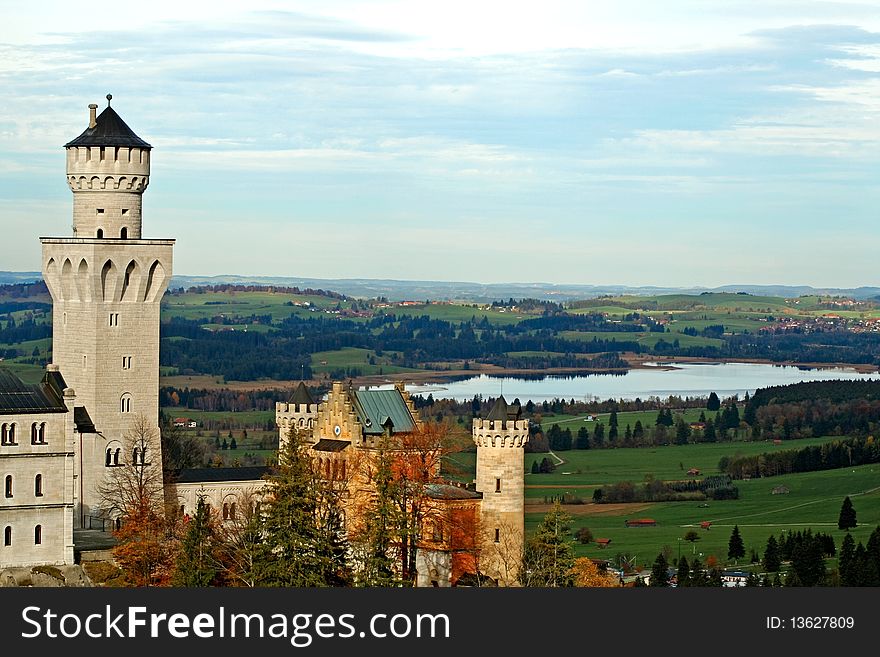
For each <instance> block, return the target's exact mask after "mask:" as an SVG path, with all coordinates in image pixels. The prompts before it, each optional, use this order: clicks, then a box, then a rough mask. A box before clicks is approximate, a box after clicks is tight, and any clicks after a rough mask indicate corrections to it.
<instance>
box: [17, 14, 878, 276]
mask: <svg viewBox="0 0 880 657" xmlns="http://www.w3.org/2000/svg"><path fill="white" fill-rule="evenodd" d="M0 17H2V21H0V88H2V89H3V94H2V98H3V102H2V103H0V270H11V271H38V270H39V269H40V247H39V241H38V239H37V238H38V236H69V235H71V234H72V232H71V227H70V224H71V217H72V198H71V196H72V195H71V193H70V191H69V190H68V188H67V184H66V181H65V177H64V152H63V148H62V147H63V144H64V143H66V142H67V141H69V140H71V139H72V138H74V137H76V136H77V135H79V134H80V133H81V132H82V131H83V130H84V129H85V128H86V127H87V125H88V104H89V103H99V106H100V107H104V106H105V105H106V101H105V100H104V97H105V95H106V94H107V93H112V94H113V101H112V103H113V107H114V109H115V110H116V111H117V112H118V113H119V114H120V115H121V116H122V117H123V119H124V120H125V121H126V122H127V123H128V125H129V126H131V128H132V129H133V130H134V131H135V132H136V133H137V134H138V135H139V136H140V137H142V138H144V139H145V140H147V141H148V142H150V143H151V144H152V145H153V147H154V150H153V153H152V174H151V179H150V185H149V188H148V190H147V191H146V193H145V197H144V215H143V216H144V236H145V237H155V238H167V237H173V238H176V239H177V245H176V247H175V256H174V269H175V272H176V273H180V274H187V275H216V274H240V275H266V276H294V277H310V278H392V279H418V280H447V281H476V282H485V283H501V282H549V283H576V284H596V285H610V284H623V285H658V286H687V287H690V286H715V285H722V284H742V285H745V284H790V285H814V286H817V287H857V286H861V285H880V266H878V256H877V254H878V253H880V229H878V219H880V180H878V174H880V1H877V0H875V1H871V2H867V1H865V2H857V1H850V2H810V1H804V0H796V1H792V0H759V1H755V2H752V1H745V0H731V1H726V0H713V1H712V2H707V1H706V0H664V1H663V2H656V0H655V1H651V0H615V2H607V1H602V2H598V1H592V0H590V1H583V0H581V1H576V0H575V1H568V0H542V1H541V2H516V1H512V0H506V1H505V2H500V1H496V0H469V1H467V2H464V1H459V0H444V1H443V2H434V1H429V0H424V1H421V2H412V1H408V2H407V1H402V0H401V1H394V0H376V1H373V0H321V1H311V0H304V1H301V2H291V1H288V2H282V1H266V0H250V1H249V2H247V3H242V2H240V1H239V0H235V1H225V0H215V1H214V2H212V3H210V4H208V3H201V2H192V3H189V2H179V0H178V1H176V2H169V1H166V0H152V1H151V2H150V3H148V4H146V5H144V4H137V3H121V4H119V5H117V6H114V8H113V11H109V12H97V11H84V10H83V5H82V4H81V3H71V2H69V0H65V1H64V2H56V1H41V0H36V1H34V2H30V3H20V2H17V1H12V0H0Z"/></svg>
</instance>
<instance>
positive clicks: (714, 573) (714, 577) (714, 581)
mask: <svg viewBox="0 0 880 657" xmlns="http://www.w3.org/2000/svg"><path fill="white" fill-rule="evenodd" d="M706 586H716V587H717V586H724V580H723V579H721V569H720V568H719V567H718V566H715V567H714V568H712V569H710V570H709V579H708V581H707V582H706Z"/></svg>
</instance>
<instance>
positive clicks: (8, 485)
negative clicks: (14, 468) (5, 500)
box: [3, 475, 12, 497]
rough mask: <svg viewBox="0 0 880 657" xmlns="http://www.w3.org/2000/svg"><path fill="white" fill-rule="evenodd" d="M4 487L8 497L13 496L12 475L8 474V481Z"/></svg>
mask: <svg viewBox="0 0 880 657" xmlns="http://www.w3.org/2000/svg"><path fill="white" fill-rule="evenodd" d="M3 488H4V490H5V491H6V493H5V494H6V497H12V475H6V482H5V484H4V486H3Z"/></svg>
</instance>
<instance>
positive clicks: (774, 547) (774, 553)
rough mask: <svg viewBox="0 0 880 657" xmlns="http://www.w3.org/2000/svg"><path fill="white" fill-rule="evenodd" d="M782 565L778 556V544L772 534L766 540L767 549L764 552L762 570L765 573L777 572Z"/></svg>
mask: <svg viewBox="0 0 880 657" xmlns="http://www.w3.org/2000/svg"><path fill="white" fill-rule="evenodd" d="M781 565H782V558H781V556H780V554H779V544H778V543H777V542H776V537H775V536H773V534H771V535H770V538H768V539H767V548H766V549H765V550H764V570H766V571H767V572H771V573H775V572H779V568H780V566H781Z"/></svg>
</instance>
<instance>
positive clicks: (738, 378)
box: [407, 363, 880, 404]
mask: <svg viewBox="0 0 880 657" xmlns="http://www.w3.org/2000/svg"><path fill="white" fill-rule="evenodd" d="M646 365H651V366H652V367H649V368H646V369H635V370H630V371H629V372H627V373H626V374H617V375H614V374H588V375H584V376H546V377H543V378H537V379H525V378H517V377H492V376H487V375H485V374H481V375H479V376H474V377H471V378H468V379H463V380H461V381H453V382H449V383H438V384H425V385H408V386H407V389H408V390H410V391H411V392H412V393H413V394H422V395H426V396H427V395H428V394H429V393H430V394H432V395H434V397H435V398H438V399H440V398H445V399H457V400H459V401H463V400H468V399H473V398H474V395H483V396H484V397H497V396H498V395H499V393H501V392H503V393H504V396H505V397H506V398H507V399H508V400H513V399H515V398H517V397H518V398H519V399H520V401H521V402H522V403H523V404H525V403H526V401H528V400H529V399H531V400H532V401H533V402H536V403H539V402H542V401H545V400H548V401H549V400H552V399H554V398H565V399H571V398H575V399H576V400H578V401H593V400H596V399H599V400H604V399H609V398H613V399H635V398H636V397H638V398H641V399H647V398H649V397H660V398H661V399H665V398H666V397H669V396H670V395H675V396H679V397H704V396H707V395H708V394H709V393H710V392H715V393H716V394H718V396H719V397H721V398H722V399H723V398H725V397H730V396H731V395H739V396H740V397H742V396H743V395H745V393H746V391H748V393H749V394H753V393H754V392H755V390H756V389H757V388H766V387H767V386H777V385H787V384H789V383H799V382H801V381H827V380H840V379H846V380H854V379H873V380H880V374H878V373H876V372H874V373H870V374H864V373H860V372H857V371H855V370H854V369H851V368H845V367H836V368H827V369H806V368H800V367H793V366H781V365H769V364H763V363H663V367H657V366H656V364H655V363H647V364H646ZM670 366H672V367H675V368H676V369H665V368H666V367H670Z"/></svg>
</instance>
